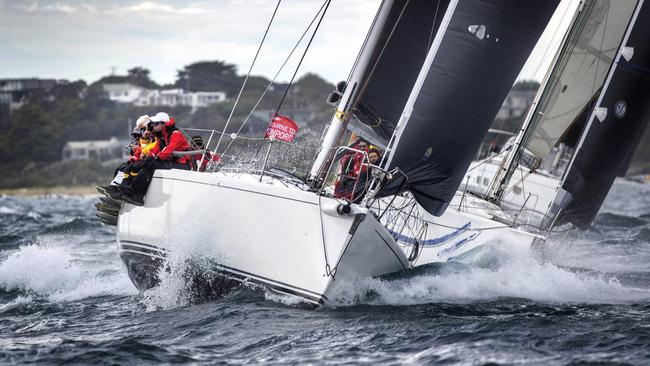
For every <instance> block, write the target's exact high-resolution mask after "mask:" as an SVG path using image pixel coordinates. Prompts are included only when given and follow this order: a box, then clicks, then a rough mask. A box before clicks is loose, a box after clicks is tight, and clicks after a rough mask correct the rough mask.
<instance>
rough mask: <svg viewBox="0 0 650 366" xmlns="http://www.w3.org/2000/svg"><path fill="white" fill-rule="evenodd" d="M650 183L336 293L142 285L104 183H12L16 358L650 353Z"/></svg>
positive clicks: (567, 357) (0, 248)
mask: <svg viewBox="0 0 650 366" xmlns="http://www.w3.org/2000/svg"><path fill="white" fill-rule="evenodd" d="M649 193H650V186H645V185H641V184H638V183H632V182H625V181H620V182H617V183H616V184H615V186H614V188H613V190H612V192H611V193H610V195H609V197H608V199H607V202H606V204H605V205H604V207H603V210H602V211H601V213H600V214H599V216H598V218H597V220H596V223H595V225H594V227H593V228H592V229H591V230H589V231H587V232H569V233H565V234H562V235H556V236H555V237H553V238H551V239H550V240H549V241H548V242H547V244H546V245H545V246H544V247H543V248H542V249H541V251H539V250H537V251H536V250H531V249H529V248H520V247H503V246H497V245H495V246H490V247H487V248H484V249H483V250H481V251H478V252H477V253H474V254H473V255H472V256H469V257H467V258H465V259H464V262H463V263H446V264H441V265H434V266H430V267H429V268H424V269H422V270H419V271H416V272H413V273H410V274H408V275H403V276H394V277H391V278H388V279H382V280H379V279H372V280H367V281H363V282H361V283H358V284H357V285H356V287H355V288H353V289H351V293H349V294H348V295H349V296H348V297H347V299H346V300H341V301H340V302H339V303H338V304H337V305H336V306H332V307H328V308H322V309H318V310H311V309H307V308H305V307H304V306H302V304H300V303H296V302H295V301H294V300H293V299H291V298H286V297H281V296H277V295H274V294H272V293H269V292H267V291H265V290H264V289H259V288H257V289H256V288H243V289H240V290H237V291H235V292H233V293H231V294H229V295H227V296H225V297H223V298H219V299H213V300H211V301H208V302H202V303H197V302H196V301H195V299H192V298H191V296H189V295H188V294H187V292H186V291H184V287H183V284H182V283H180V281H179V279H174V278H170V279H166V280H165V281H164V282H163V284H162V285H161V286H160V287H159V288H156V289H153V290H151V291H148V292H147V293H144V294H138V292H137V291H136V289H135V288H134V287H133V285H132V284H131V283H130V281H129V279H128V277H127V275H126V271H125V269H124V268H123V267H122V264H121V262H120V260H119V258H118V256H117V249H116V242H115V232H114V228H113V227H104V226H102V225H101V224H100V223H99V221H98V220H97V219H95V218H94V207H93V205H94V203H95V202H96V200H97V198H96V197H56V196H54V197H53V196H50V197H33V198H16V197H6V196H5V197H0V363H2V364H6V363H28V362H35V363H42V364H60V363H66V364H68V363H80V364H104V363H114V364H148V363H151V364H157V363H194V364H201V363H207V364H218V363H224V364H250V363H264V364H267V363H271V364H273V363H275V364H305V363H312V364H322V363H332V364H376V363H381V364H405V363H409V364H410V363H412V364H432V363H437V364H539V365H547V364H575V365H582V364H616V363H619V364H637V365H648V364H650V194H649Z"/></svg>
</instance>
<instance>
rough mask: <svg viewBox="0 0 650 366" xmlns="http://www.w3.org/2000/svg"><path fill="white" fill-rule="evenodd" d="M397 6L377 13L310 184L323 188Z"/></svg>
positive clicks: (387, 3) (387, 4) (386, 5)
mask: <svg viewBox="0 0 650 366" xmlns="http://www.w3.org/2000/svg"><path fill="white" fill-rule="evenodd" d="M394 3H395V0H384V1H383V2H382V4H381V5H380V7H379V10H378V11H377V15H376V16H375V19H374V21H373V24H372V26H371V28H370V32H369V33H368V36H367V38H366V41H365V42H364V45H363V48H362V50H361V53H360V54H359V58H358V60H357V63H356V65H355V67H354V69H353V70H352V74H351V75H350V77H349V79H348V83H347V86H346V88H345V92H344V93H343V95H342V96H341V100H340V101H339V104H338V105H337V107H336V111H335V113H334V116H333V117H332V120H331V122H330V126H329V129H328V130H327V133H326V134H325V137H324V138H323V142H322V144H321V147H320V150H319V152H318V155H317V156H316V160H315V161H314V164H313V165H312V168H311V171H310V172H309V178H308V181H310V182H311V183H312V184H313V185H314V186H319V185H320V184H321V179H322V174H323V173H324V172H325V169H327V166H328V164H329V161H330V160H331V158H332V153H333V148H334V147H336V146H337V145H338V141H339V139H340V138H341V136H342V134H343V131H344V129H345V126H346V125H347V123H348V120H349V119H350V116H351V114H352V110H353V108H354V105H355V101H356V99H357V97H358V95H359V93H360V92H361V89H362V85H363V80H364V78H365V76H366V74H367V72H368V70H369V68H370V64H371V62H372V59H373V56H374V54H375V50H376V49H377V48H378V46H379V45H380V42H381V40H382V37H381V35H382V30H383V29H384V27H385V26H386V24H387V22H388V19H389V15H390V12H391V9H392V7H393V5H394Z"/></svg>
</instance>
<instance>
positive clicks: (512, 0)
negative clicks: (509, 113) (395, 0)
mask: <svg viewBox="0 0 650 366" xmlns="http://www.w3.org/2000/svg"><path fill="white" fill-rule="evenodd" d="M558 2H559V1H548V0H535V1H519V0H498V1H480V0H460V1H459V0H454V1H452V2H451V3H450V4H449V6H448V7H447V10H446V12H445V15H444V18H443V20H442V24H441V25H440V27H439V29H438V32H437V34H436V36H435V38H434V41H433V43H432V45H431V47H430V49H429V51H428V54H427V57H426V60H425V62H424V65H423V67H422V68H421V69H420V70H419V75H418V78H417V80H416V83H415V86H414V87H413V89H412V91H411V93H410V96H409V98H408V100H407V103H406V107H405V108H404V109H403V112H402V114H401V116H400V119H399V124H398V127H397V129H396V132H395V135H394V137H393V140H392V142H391V144H390V145H389V151H388V158H387V160H386V161H385V162H384V166H385V167H386V168H387V169H389V170H391V169H394V168H398V169H399V170H400V171H401V173H402V174H401V175H396V176H394V179H393V180H392V181H391V182H389V183H388V184H387V185H385V187H384V188H383V189H382V191H381V192H380V194H383V195H387V194H392V193H395V192H398V191H400V190H402V189H408V190H410V191H411V192H412V193H413V195H414V197H415V199H416V200H417V201H418V203H420V205H422V206H423V207H424V208H425V209H426V210H427V211H429V212H430V213H431V214H434V215H441V214H442V213H443V212H444V210H445V208H446V207H447V206H448V204H449V202H450V200H451V199H452V198H453V196H454V193H455V191H456V189H457V188H458V186H459V184H460V182H461V180H462V178H463V175H464V174H465V171H466V170H467V168H468V166H469V164H470V162H471V160H472V158H473V156H474V154H475V152H476V150H477V149H478V146H479V144H480V143H481V140H482V138H483V136H484V135H485V133H486V132H487V130H488V128H489V127H490V124H491V122H492V120H493V119H494V116H495V115H496V114H497V112H498V110H499V107H500V106H501V103H502V102H503V100H504V99H505V97H506V94H507V93H508V91H509V90H510V87H511V86H512V84H513V83H514V81H515V78H516V77H517V74H518V73H519V71H520V70H521V68H522V66H523V64H524V62H525V61H526V58H527V57H528V55H529V54H530V52H531V50H532V49H533V46H534V45H535V43H536V41H537V40H538V38H539V36H540V35H541V33H542V31H543V29H544V27H545V25H546V24H547V23H548V21H549V19H550V17H551V15H552V14H553V11H554V9H555V8H556V7H557V4H558ZM396 67H399V68H400V70H402V67H400V66H396Z"/></svg>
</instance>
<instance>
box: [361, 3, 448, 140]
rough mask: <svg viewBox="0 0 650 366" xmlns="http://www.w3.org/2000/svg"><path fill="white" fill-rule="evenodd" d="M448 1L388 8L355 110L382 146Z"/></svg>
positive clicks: (396, 118) (423, 58)
mask: <svg viewBox="0 0 650 366" xmlns="http://www.w3.org/2000/svg"><path fill="white" fill-rule="evenodd" d="M449 1H450V0H400V1H395V3H394V4H393V5H392V7H391V9H390V15H389V19H388V21H387V23H386V24H385V26H384V27H383V29H381V38H382V42H381V47H377V49H375V50H374V51H373V52H374V57H373V60H372V61H371V64H372V67H371V68H369V70H368V73H367V75H366V77H365V82H364V86H363V90H362V91H361V98H360V99H359V102H358V105H357V108H356V111H355V115H356V116H357V117H358V118H359V120H360V121H361V122H363V123H364V124H366V125H368V126H370V127H371V128H372V130H373V132H374V134H376V135H377V136H378V137H379V138H381V139H382V140H384V144H383V145H385V144H386V143H388V140H389V139H390V137H391V136H392V135H393V132H394V131H395V126H396V125H397V122H398V121H399V118H400V116H401V114H402V110H403V109H404V105H405V104H406V100H407V99H408V96H409V93H410V92H411V90H412V89H413V85H414V84H415V80H416V79H417V77H418V74H419V73H420V69H421V68H422V65H423V64H424V60H425V58H426V57H427V52H428V51H429V48H430V46H431V43H432V42H433V38H434V36H435V35H436V32H437V30H438V28H439V27H440V23H441V22H442V19H443V16H444V14H445V11H446V10H447V7H448V6H449Z"/></svg>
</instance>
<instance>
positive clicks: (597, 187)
mask: <svg viewBox="0 0 650 366" xmlns="http://www.w3.org/2000/svg"><path fill="white" fill-rule="evenodd" d="M648 39H650V6H649V4H647V3H646V4H644V1H643V0H641V1H639V3H638V4H637V7H636V10H635V14H634V16H633V17H632V19H631V20H630V25H629V27H628V31H627V34H626V38H625V39H624V41H623V46H622V47H621V48H620V49H619V53H618V55H617V58H616V61H615V64H614V65H613V66H612V68H611V69H610V72H609V74H608V78H607V81H606V82H605V85H604V86H603V92H602V93H601V95H600V98H599V99H598V101H597V103H596V108H595V109H592V111H595V112H592V113H591V115H590V119H589V123H588V124H587V127H586V131H585V132H584V133H583V135H582V139H581V143H580V144H579V145H578V150H577V152H576V153H575V155H574V157H573V162H572V163H571V165H570V166H569V169H568V171H567V173H566V176H565V179H564V182H563V185H562V188H563V189H564V190H565V191H567V192H568V193H569V194H570V195H571V196H572V199H571V201H570V202H569V204H568V206H567V207H565V208H564V209H563V210H562V211H561V212H560V215H559V217H558V221H557V222H558V223H567V222H569V223H572V224H573V225H575V226H577V227H581V228H584V227H587V226H589V225H590V224H591V222H592V221H593V219H594V217H595V216H596V214H597V213H598V210H599V209H600V206H601V205H602V203H603V201H604V200H605V197H606V196H607V193H608V192H609V189H610V188H611V186H612V184H613V182H614V179H615V178H616V176H620V175H624V174H625V171H626V170H627V167H628V165H629V163H630V160H631V157H632V155H633V153H634V151H635V150H636V146H637V145H638V143H639V140H640V136H641V135H642V132H643V129H644V128H645V126H646V124H647V122H648V119H650V107H649V106H650V47H649V46H648Z"/></svg>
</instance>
